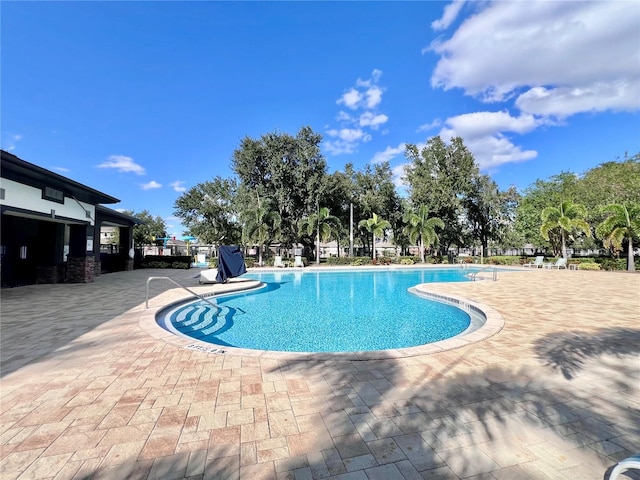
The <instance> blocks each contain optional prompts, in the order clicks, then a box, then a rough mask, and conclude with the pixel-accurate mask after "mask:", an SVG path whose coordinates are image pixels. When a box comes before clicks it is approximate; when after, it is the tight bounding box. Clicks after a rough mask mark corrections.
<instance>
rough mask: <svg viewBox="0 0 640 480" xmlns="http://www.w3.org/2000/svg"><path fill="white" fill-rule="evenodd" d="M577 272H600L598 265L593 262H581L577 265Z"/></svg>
mask: <svg viewBox="0 0 640 480" xmlns="http://www.w3.org/2000/svg"><path fill="white" fill-rule="evenodd" d="M578 269H579V270H600V265H599V264H597V263H595V262H582V263H579V264H578Z"/></svg>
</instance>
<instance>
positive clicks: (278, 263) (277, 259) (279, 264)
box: [273, 255, 285, 268]
mask: <svg viewBox="0 0 640 480" xmlns="http://www.w3.org/2000/svg"><path fill="white" fill-rule="evenodd" d="M273 266H274V267H281V268H282V267H284V266H285V265H284V263H282V257H281V256H280V255H276V256H275V257H274V259H273Z"/></svg>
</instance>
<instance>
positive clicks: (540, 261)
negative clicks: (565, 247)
mask: <svg viewBox="0 0 640 480" xmlns="http://www.w3.org/2000/svg"><path fill="white" fill-rule="evenodd" d="M523 267H531V268H533V267H535V268H542V267H544V256H543V255H538V256H537V257H536V259H535V261H533V262H529V263H525V264H524V265H523Z"/></svg>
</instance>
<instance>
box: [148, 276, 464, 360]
mask: <svg viewBox="0 0 640 480" xmlns="http://www.w3.org/2000/svg"><path fill="white" fill-rule="evenodd" d="M469 272H470V271H469V270H462V269H431V268H429V269H384V270H379V269H376V270H373V269H370V270H352V269H348V270H333V271H302V270H285V271H282V272H280V271H277V272H264V273H251V274H247V275H245V276H244V277H248V278H252V279H256V280H259V281H261V282H262V283H263V284H264V287H263V288H261V289H259V290H255V291H249V292H241V293H235V294H230V295H224V296H219V297H214V298H210V299H208V300H210V301H211V302H212V303H215V304H216V306H217V308H214V307H213V306H211V305H210V304H208V303H206V302H204V301H202V300H197V301H192V302H188V303H183V304H180V305H177V306H172V307H170V308H168V309H165V310H163V311H162V312H160V314H159V315H158V323H159V324H160V325H161V326H162V327H163V328H165V329H167V330H170V331H172V332H174V333H176V334H178V335H181V336H187V337H190V338H194V339H197V340H200V341H203V342H207V343H211V344H214V345H218V346H232V347H241V348H248V349H256V350H272V351H285V352H354V351H372V350H388V349H397V348H405V347H412V346H417V345H423V344H427V343H432V342H437V341H440V340H443V339H447V338H451V337H454V336H456V335H458V334H460V333H461V332H463V331H465V330H466V329H467V328H468V327H469V325H470V323H471V319H470V316H469V314H468V313H467V312H465V311H463V310H462V309H460V308H457V307H454V306H452V305H449V304H446V303H442V302H437V301H434V300H429V299H425V298H422V297H420V296H417V295H415V294H412V293H409V292H408V289H409V288H410V287H412V286H415V285H417V284H421V283H430V282H463V281H469V279H468V278H467V276H466V275H467V274H469Z"/></svg>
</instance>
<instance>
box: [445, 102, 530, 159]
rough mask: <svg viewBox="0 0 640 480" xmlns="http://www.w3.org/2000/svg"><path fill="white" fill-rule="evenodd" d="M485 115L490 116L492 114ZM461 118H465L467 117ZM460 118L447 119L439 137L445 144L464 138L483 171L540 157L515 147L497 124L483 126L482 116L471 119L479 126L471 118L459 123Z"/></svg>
mask: <svg viewBox="0 0 640 480" xmlns="http://www.w3.org/2000/svg"><path fill="white" fill-rule="evenodd" d="M483 113H487V114H490V113H491V112H483ZM460 117H465V115H461V116H460ZM460 117H453V118H451V119H447V122H446V123H447V126H445V127H444V128H443V129H442V130H441V131H440V133H439V135H440V137H441V138H442V139H443V140H444V141H445V142H449V141H450V140H451V138H453V137H457V136H460V137H462V138H464V144H465V146H466V147H467V148H468V149H469V151H470V152H471V153H473V156H474V157H475V160H476V162H477V163H478V166H479V167H480V168H481V169H482V170H485V171H486V170H487V169H491V168H495V167H498V166H500V165H502V164H505V163H515V162H524V161H527V160H531V159H533V158H536V157H537V156H538V152H536V151H535V150H522V148H521V147H519V146H517V145H514V144H513V143H512V142H511V140H510V139H509V138H507V137H506V136H505V135H504V134H503V133H502V132H501V129H502V127H501V126H500V124H496V125H495V126H494V128H493V129H490V128H487V127H486V126H485V125H483V124H482V118H483V116H482V115H476V116H475V117H471V119H475V120H476V121H477V122H478V123H477V124H473V123H472V121H470V120H471V119H469V118H468V119H464V120H462V121H459V118H460ZM455 124H462V128H463V130H458V129H456V128H454V127H453V125H455ZM465 132H466V135H465V134H464V133H465Z"/></svg>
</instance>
